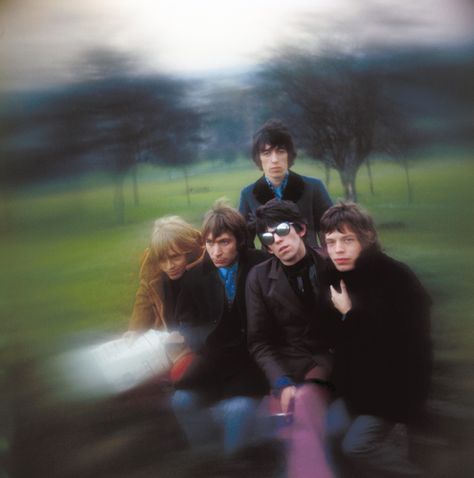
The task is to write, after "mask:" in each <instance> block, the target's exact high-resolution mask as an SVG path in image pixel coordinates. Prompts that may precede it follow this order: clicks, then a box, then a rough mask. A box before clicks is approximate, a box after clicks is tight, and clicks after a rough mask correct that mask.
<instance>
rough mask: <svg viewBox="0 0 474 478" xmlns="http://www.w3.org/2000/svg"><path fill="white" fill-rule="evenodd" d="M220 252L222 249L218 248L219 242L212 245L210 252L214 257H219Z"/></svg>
mask: <svg viewBox="0 0 474 478" xmlns="http://www.w3.org/2000/svg"><path fill="white" fill-rule="evenodd" d="M221 253H222V249H221V248H220V246H219V244H215V245H214V246H213V247H212V254H213V255H214V256H215V257H219V256H220V255H221Z"/></svg>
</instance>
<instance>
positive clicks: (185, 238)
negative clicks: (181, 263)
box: [150, 216, 203, 264]
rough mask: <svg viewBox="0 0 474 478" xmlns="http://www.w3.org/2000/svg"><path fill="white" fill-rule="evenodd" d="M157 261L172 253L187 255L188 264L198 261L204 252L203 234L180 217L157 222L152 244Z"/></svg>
mask: <svg viewBox="0 0 474 478" xmlns="http://www.w3.org/2000/svg"><path fill="white" fill-rule="evenodd" d="M150 247H151V251H152V254H153V257H154V258H155V259H156V260H157V261H161V260H163V259H165V258H166V257H167V256H168V255H169V254H170V253H175V254H185V255H186V258H187V261H188V264H189V263H191V262H194V261H195V260H197V259H198V258H199V257H200V256H201V254H202V250H203V243H202V237H201V233H200V232H199V231H198V230H197V229H195V228H194V227H193V226H191V224H188V223H187V222H186V221H185V220H184V219H182V218H180V217H179V216H164V217H161V218H160V219H157V220H156V221H155V224H154V227H153V232H152V235H151V243H150Z"/></svg>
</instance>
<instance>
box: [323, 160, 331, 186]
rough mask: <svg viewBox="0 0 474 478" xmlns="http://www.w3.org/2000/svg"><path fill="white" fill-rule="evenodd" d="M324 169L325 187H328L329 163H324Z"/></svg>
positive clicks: (329, 178)
mask: <svg viewBox="0 0 474 478" xmlns="http://www.w3.org/2000/svg"><path fill="white" fill-rule="evenodd" d="M324 171H325V173H326V187H327V188H328V187H329V181H330V180H331V168H330V166H329V164H327V163H324Z"/></svg>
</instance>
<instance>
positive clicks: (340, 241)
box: [325, 226, 362, 272]
mask: <svg viewBox="0 0 474 478" xmlns="http://www.w3.org/2000/svg"><path fill="white" fill-rule="evenodd" d="M325 238H326V248H327V251H328V254H329V257H330V258H331V260H332V262H333V264H334V266H335V267H336V269H337V270H338V271H341V272H344V271H350V270H352V269H354V267H355V263H356V260H357V258H358V257H359V256H360V253H361V252H362V244H361V243H360V241H359V239H358V237H357V235H356V234H355V233H354V232H353V231H352V229H350V228H349V227H347V226H344V227H343V229H342V232H339V231H337V230H336V231H334V232H331V233H329V234H326V236H325Z"/></svg>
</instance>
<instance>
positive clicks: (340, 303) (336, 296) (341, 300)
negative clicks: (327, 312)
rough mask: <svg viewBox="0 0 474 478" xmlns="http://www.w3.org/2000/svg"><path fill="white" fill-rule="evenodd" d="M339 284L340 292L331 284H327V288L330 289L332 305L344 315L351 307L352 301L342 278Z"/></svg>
mask: <svg viewBox="0 0 474 478" xmlns="http://www.w3.org/2000/svg"><path fill="white" fill-rule="evenodd" d="M340 286H341V292H338V291H337V290H336V289H335V288H334V287H333V286H332V285H330V286H329V289H330V290H331V300H332V303H333V305H334V307H335V308H336V309H337V310H338V311H339V312H340V313H341V314H342V315H344V314H347V313H348V312H349V311H350V310H351V309H352V302H351V298H350V297H349V293H348V292H347V288H346V284H344V281H343V280H341V282H340Z"/></svg>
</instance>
